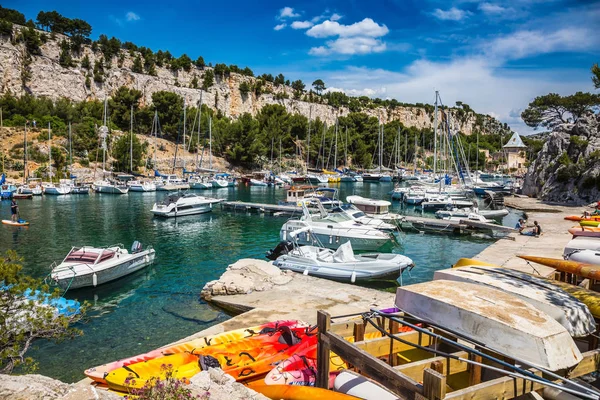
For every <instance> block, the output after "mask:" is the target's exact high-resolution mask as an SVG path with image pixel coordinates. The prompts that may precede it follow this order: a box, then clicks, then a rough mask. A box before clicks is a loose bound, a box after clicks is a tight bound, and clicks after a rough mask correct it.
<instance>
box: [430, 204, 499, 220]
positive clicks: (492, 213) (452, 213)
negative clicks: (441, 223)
mask: <svg viewBox="0 0 600 400" xmlns="http://www.w3.org/2000/svg"><path fill="white" fill-rule="evenodd" d="M470 214H478V215H480V216H482V217H483V218H486V219H490V218H502V217H504V216H506V215H508V210H507V209H506V208H503V209H501V210H482V209H480V208H474V207H471V208H452V209H451V210H438V211H436V212H435V216H436V217H437V218H441V219H445V218H446V217H451V218H454V217H458V218H469V215H470Z"/></svg>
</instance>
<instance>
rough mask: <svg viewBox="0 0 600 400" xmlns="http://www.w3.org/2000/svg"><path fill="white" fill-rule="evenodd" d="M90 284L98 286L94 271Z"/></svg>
mask: <svg viewBox="0 0 600 400" xmlns="http://www.w3.org/2000/svg"><path fill="white" fill-rule="evenodd" d="M92 286H93V287H96V286H98V275H96V273H95V272H94V275H92Z"/></svg>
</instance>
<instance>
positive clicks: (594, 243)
mask: <svg viewBox="0 0 600 400" xmlns="http://www.w3.org/2000/svg"><path fill="white" fill-rule="evenodd" d="M579 250H593V251H597V252H600V238H594V237H585V236H577V237H575V238H574V239H572V240H571V241H569V243H567V245H566V246H565V249H564V251H563V256H564V257H565V258H569V259H570V257H571V254H572V253H575V252H578V251H579Z"/></svg>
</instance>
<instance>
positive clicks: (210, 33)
mask: <svg viewBox="0 0 600 400" xmlns="http://www.w3.org/2000/svg"><path fill="white" fill-rule="evenodd" d="M2 5H3V6H4V7H9V8H16V9H18V10H20V11H21V12H23V13H25V15H26V17H27V18H32V19H34V20H35V17H36V15H37V13H38V11H40V10H45V11H49V10H57V11H58V12H60V13H61V14H63V15H65V16H67V17H70V18H81V19H84V20H86V21H88V22H89V23H90V24H91V25H92V27H93V32H92V36H93V38H97V36H98V35H99V34H101V33H104V34H106V35H108V36H109V37H110V36H116V37H118V38H119V39H121V40H123V41H132V42H134V43H136V44H138V45H140V46H147V47H150V48H152V49H153V50H158V49H163V50H169V51H171V53H173V54H174V55H176V56H178V55H180V54H182V53H187V54H188V55H189V56H190V57H192V58H193V59H195V58H196V57H197V56H198V55H202V56H203V57H204V59H205V60H206V62H207V63H208V62H212V63H218V62H224V63H227V64H237V65H238V66H240V67H243V66H246V65H247V66H249V67H251V68H252V69H253V70H254V72H255V73H257V74H261V73H263V72H266V73H272V74H273V75H276V74H278V73H283V74H284V75H285V76H286V77H287V78H289V79H291V80H294V79H302V80H303V81H304V82H305V83H307V84H308V83H311V82H312V81H313V80H315V79H317V78H320V79H323V80H324V81H325V83H326V85H327V86H328V87H329V88H331V90H343V91H345V92H346V93H348V94H351V95H363V94H364V95H368V96H371V97H381V98H396V99H398V100H399V101H401V102H411V103H414V102H432V100H433V98H434V90H436V89H437V90H439V91H440V94H441V96H442V99H443V100H444V102H445V103H447V104H454V102H455V101H457V100H460V101H463V102H465V103H467V104H469V105H471V107H472V108H474V109H475V110H476V111H478V112H482V113H487V114H491V115H494V116H496V117H498V118H499V119H500V120H501V121H503V122H508V123H509V124H510V125H511V126H512V127H513V129H515V130H517V131H519V132H520V133H528V132H531V130H530V129H529V128H527V127H526V126H524V124H523V123H522V121H521V120H520V118H519V115H520V112H521V111H522V109H524V108H525V107H527V104H528V103H529V101H531V100H532V99H533V98H534V97H535V96H537V95H541V94H545V93H548V92H557V93H561V94H568V93H572V92H575V91H578V90H584V91H591V90H593V87H592V83H591V79H590V72H589V70H590V67H591V65H592V64H594V63H598V62H600V1H566V0H505V1H494V0H489V1H473V0H443V1H441V0H421V1H413V0H381V1H365V0H362V1H357V0H345V1H339V0H337V1H333V0H331V1H328V0H318V1H312V2H300V1H283V2H275V1H254V2H252V1H239V0H229V1H227V2H218V1H203V2H182V1H170V2H164V1H155V0H146V1H137V0H136V1H127V2H125V1H115V0H105V1H102V2H90V1H85V2H84V1H71V0H62V1H41V0H29V1H23V0H18V1H15V0H9V1H4V2H3V3H2Z"/></svg>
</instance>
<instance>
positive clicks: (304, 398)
mask: <svg viewBox="0 0 600 400" xmlns="http://www.w3.org/2000/svg"><path fill="white" fill-rule="evenodd" d="M250 388H251V389H252V390H254V391H256V392H258V393H261V394H262V395H264V396H266V397H268V398H270V399H277V400H279V399H282V400H329V399H331V400H357V399H359V397H354V396H350V395H348V394H344V393H338V392H334V391H332V390H327V389H321V388H316V387H312V386H293V385H250Z"/></svg>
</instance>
